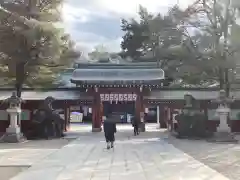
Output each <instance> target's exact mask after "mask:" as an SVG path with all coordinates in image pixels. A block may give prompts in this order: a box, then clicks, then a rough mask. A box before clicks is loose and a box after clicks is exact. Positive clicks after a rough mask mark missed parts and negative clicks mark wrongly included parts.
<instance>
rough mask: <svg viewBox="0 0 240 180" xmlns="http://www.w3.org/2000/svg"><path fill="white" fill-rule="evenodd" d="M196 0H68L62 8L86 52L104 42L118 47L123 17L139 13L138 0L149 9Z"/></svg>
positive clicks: (164, 9)
mask: <svg viewBox="0 0 240 180" xmlns="http://www.w3.org/2000/svg"><path fill="white" fill-rule="evenodd" d="M190 2H194V0H65V3H64V5H63V9H62V16H63V20H64V27H65V28H66V31H67V32H68V33H70V35H71V37H72V39H73V40H74V41H75V42H76V44H77V47H78V48H79V49H80V50H83V51H85V52H87V51H91V50H92V49H93V47H94V46H96V45H99V44H103V45H105V46H106V47H107V48H108V50H109V51H119V50H120V42H121V36H122V34H123V33H122V32H121V29H120V20H121V18H131V17H134V16H135V17H136V16H137V11H138V7H139V4H141V5H142V6H144V7H146V8H147V9H148V11H149V12H153V13H154V12H163V13H165V12H167V11H168V9H169V7H171V6H173V5H174V4H176V3H179V4H180V5H181V6H182V7H186V6H187V4H189V3H190Z"/></svg>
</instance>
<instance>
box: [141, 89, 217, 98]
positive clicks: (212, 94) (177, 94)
mask: <svg viewBox="0 0 240 180" xmlns="http://www.w3.org/2000/svg"><path fill="white" fill-rule="evenodd" d="M185 94H191V95H192V96H193V97H194V98H195V99H197V100H211V99H216V98H217V97H218V94H219V91H217V90H215V91H214V90H213V91H202V90H201V91H197V90H188V91H187V90H172V91H168V90H159V91H152V92H151V93H150V95H149V96H147V97H145V98H146V99H153V100H154V99H161V100H171V99H172V100H181V99H184V95H185Z"/></svg>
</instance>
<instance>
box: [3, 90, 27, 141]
mask: <svg viewBox="0 0 240 180" xmlns="http://www.w3.org/2000/svg"><path fill="white" fill-rule="evenodd" d="M4 102H6V103H8V104H9V108H8V109H7V110H6V111H7V112H8V113H9V115H10V125H9V127H8V128H7V129H6V133H5V134H4V136H3V138H2V141H3V142H9V143H16V142H21V141H23V140H24V137H23V134H22V133H21V130H20V127H19V125H18V117H19V115H20V114H21V112H22V111H21V103H22V99H21V98H19V97H18V96H17V94H16V92H13V93H12V96H11V97H9V98H8V99H6V100H5V101H4Z"/></svg>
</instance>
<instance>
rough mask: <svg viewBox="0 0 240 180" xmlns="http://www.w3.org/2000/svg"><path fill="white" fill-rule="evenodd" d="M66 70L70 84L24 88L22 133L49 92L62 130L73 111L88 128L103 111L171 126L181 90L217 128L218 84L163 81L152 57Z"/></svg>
mask: <svg viewBox="0 0 240 180" xmlns="http://www.w3.org/2000/svg"><path fill="white" fill-rule="evenodd" d="M69 74H70V75H69ZM68 76H69V81H71V87H62V88H48V89H31V88H25V89H23V92H22V99H23V100H25V102H24V103H22V105H21V108H22V113H21V121H20V122H19V125H20V126H21V130H22V132H23V133H25V132H27V131H29V130H30V129H31V121H32V118H33V114H34V112H35V111H36V109H38V107H39V105H40V104H41V103H42V102H43V100H44V99H45V98H46V97H48V96H52V97H53V98H54V99H55V100H56V101H55V102H54V103H53V108H54V109H57V110H59V113H60V114H61V115H62V116H63V117H64V119H65V128H66V130H67V129H68V126H69V124H70V121H71V114H72V113H73V112H81V113H82V114H83V121H84V122H85V121H86V122H91V123H92V130H93V131H100V130H101V124H102V117H103V116H114V117H116V120H119V122H122V123H127V122H128V121H127V120H124V121H120V119H121V117H123V116H124V115H134V116H137V117H138V118H140V119H141V117H144V122H149V119H153V120H154V121H153V122H155V123H158V124H159V126H160V127H161V128H167V127H168V128H170V129H172V126H173V123H174V122H175V119H174V117H175V115H176V114H178V113H179V110H180V109H182V108H183V106H184V104H185V100H184V95H186V94H191V95H192V96H193V97H194V99H195V100H196V101H197V102H198V104H199V108H200V109H201V110H202V111H203V112H204V113H205V115H206V121H207V128H208V129H209V130H210V131H216V126H217V125H218V123H219V120H218V117H217V116H216V108H217V104H215V103H213V101H212V100H214V99H216V98H217V97H218V94H219V89H217V88H170V87H167V86H165V85H166V83H167V82H166V75H165V73H164V71H163V70H162V69H160V68H159V67H158V64H157V63H124V64H110V63H78V64H76V65H75V67H74V68H73V69H72V70H71V69H70V70H68ZM12 91H14V89H13V88H1V89H0V100H1V101H3V100H5V99H7V98H8V97H10V96H11V93H12ZM231 96H234V97H235V99H236V101H235V102H234V103H233V104H232V105H231V114H230V119H231V121H230V122H231V123H230V126H231V129H232V131H233V132H240V116H239V115H240V114H239V113H240V109H239V105H240V104H239V103H240V91H239V92H238V91H235V92H231ZM6 109H7V105H6V104H1V105H0V134H1V133H4V132H5V130H6V128H7V127H8V126H9V115H8V113H7V112H6ZM150 117H151V118H150ZM125 119H126V118H125ZM75 121H76V122H78V120H75ZM79 123H80V122H79Z"/></svg>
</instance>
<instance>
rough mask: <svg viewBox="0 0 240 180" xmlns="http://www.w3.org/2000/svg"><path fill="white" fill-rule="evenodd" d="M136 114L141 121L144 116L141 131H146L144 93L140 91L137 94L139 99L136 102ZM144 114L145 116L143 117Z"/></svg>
mask: <svg viewBox="0 0 240 180" xmlns="http://www.w3.org/2000/svg"><path fill="white" fill-rule="evenodd" d="M135 103H136V104H135V111H136V112H135V115H136V117H137V118H138V119H139V120H140V121H141V119H142V118H143V122H141V131H145V119H144V113H145V112H144V111H145V109H144V103H143V94H142V92H141V91H140V92H139V93H138V94H137V100H136V102H135ZM142 116H143V117H142Z"/></svg>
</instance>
